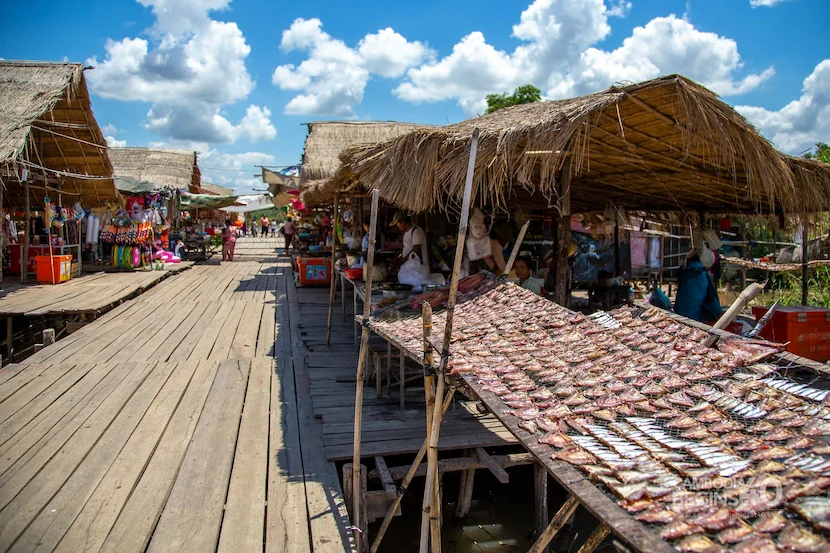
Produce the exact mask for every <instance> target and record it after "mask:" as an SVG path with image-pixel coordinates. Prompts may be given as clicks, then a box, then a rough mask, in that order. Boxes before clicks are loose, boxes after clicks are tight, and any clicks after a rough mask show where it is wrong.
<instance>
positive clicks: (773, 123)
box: [735, 59, 830, 154]
mask: <svg viewBox="0 0 830 553" xmlns="http://www.w3.org/2000/svg"><path fill="white" fill-rule="evenodd" d="M735 109H736V110H738V111H739V112H740V113H741V114H742V115H744V116H745V117H746V118H747V119H749V120H750V121H751V122H752V123H753V124H754V125H755V126H756V127H758V128H759V130H760V131H761V133H763V134H764V136H766V137H767V138H769V139H770V140H771V141H772V142H773V143H774V144H775V145H776V147H778V148H779V149H781V150H783V151H785V152H788V153H791V154H800V153H801V152H803V151H804V150H806V149H808V148H810V147H812V146H813V145H815V143H816V142H819V141H825V142H826V141H827V137H828V136H830V59H826V60H824V61H822V62H821V63H819V64H818V65H817V66H816V67H815V69H814V70H813V72H812V73H811V74H810V76H809V77H807V78H806V79H804V83H803V85H802V87H801V97H800V98H799V99H798V100H793V101H792V102H790V103H789V104H787V105H786V106H784V107H782V108H781V109H779V110H777V111H771V110H768V109H766V108H762V107H756V106H735Z"/></svg>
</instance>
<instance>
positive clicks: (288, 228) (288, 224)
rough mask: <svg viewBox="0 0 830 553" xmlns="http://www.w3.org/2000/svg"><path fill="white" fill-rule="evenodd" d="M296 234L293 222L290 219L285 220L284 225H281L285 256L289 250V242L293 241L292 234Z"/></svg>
mask: <svg viewBox="0 0 830 553" xmlns="http://www.w3.org/2000/svg"><path fill="white" fill-rule="evenodd" d="M296 232H297V227H296V226H295V225H294V221H292V220H291V217H288V218H286V220H285V223H284V224H283V225H282V234H283V236H285V255H288V252H289V251H290V249H291V242H292V241H293V240H294V234H295V233H296Z"/></svg>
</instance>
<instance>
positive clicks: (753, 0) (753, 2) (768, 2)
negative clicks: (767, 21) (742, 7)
mask: <svg viewBox="0 0 830 553" xmlns="http://www.w3.org/2000/svg"><path fill="white" fill-rule="evenodd" d="M786 1H787V0H749V5H750V6H752V7H753V8H757V7H758V6H766V7H768V8H771V7H772V6H774V5H776V4H780V3H781V2H786Z"/></svg>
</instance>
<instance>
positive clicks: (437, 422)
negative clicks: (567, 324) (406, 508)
mask: <svg viewBox="0 0 830 553" xmlns="http://www.w3.org/2000/svg"><path fill="white" fill-rule="evenodd" d="M478 134H479V130H478V129H477V128H476V129H474V130H473V136H472V140H471V141H470V160H469V163H468V165H467V179H466V182H465V184H464V197H463V199H462V202H461V220H460V222H459V225H458V242H457V244H456V247H455V260H454V261H453V269H452V280H451V282H450V292H449V297H448V299H447V320H446V326H445V329H444V343H443V346H442V348H441V363H440V365H439V367H438V374H437V375H436V376H437V378H438V384H437V390H436V392H435V395H436V396H437V397H443V396H444V370H445V369H446V366H447V360H448V356H449V349H450V336H451V335H452V320H453V316H454V314H455V301H456V299H457V297H458V279H459V276H460V272H461V258H462V257H463V256H464V240H465V239H466V237H467V223H468V221H469V218H470V202H471V200H472V193H473V173H474V170H475V163H476V151H477V150H478ZM441 418H442V414H441V412H440V409H439V408H438V406H437V405H436V407H435V413H434V415H433V417H432V431H431V432H430V436H429V450H428V457H427V478H426V484H425V488H424V501H423V504H422V509H423V511H424V513H429V515H430V517H437V516H439V515H438V514H437V513H433V512H431V505H432V503H433V501H434V500H433V497H432V495H433V494H437V493H438V488H437V486H435V481H436V474H437V473H438V435H439V432H440V430H441ZM440 541H441V540H440V529H439V536H438V546H437V548H436V547H435V543H433V553H439V552H440V551H441V543H440Z"/></svg>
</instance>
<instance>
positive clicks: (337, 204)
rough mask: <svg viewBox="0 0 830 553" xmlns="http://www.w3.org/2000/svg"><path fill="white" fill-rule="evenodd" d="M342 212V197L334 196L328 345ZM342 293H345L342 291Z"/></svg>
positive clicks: (327, 322)
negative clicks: (335, 256) (340, 213)
mask: <svg viewBox="0 0 830 553" xmlns="http://www.w3.org/2000/svg"><path fill="white" fill-rule="evenodd" d="M339 211H340V195H339V194H335V195H334V215H333V217H332V220H331V221H332V227H331V272H330V274H329V278H330V279H331V287H330V288H329V315H328V319H327V320H326V345H327V346H328V345H329V344H330V343H331V319H332V315H333V314H334V292H335V290H336V288H337V278H335V277H336V272H335V270H334V255H335V253H337V214H338V212H339ZM340 293H341V294H342V293H345V291H344V290H341V291H340Z"/></svg>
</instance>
